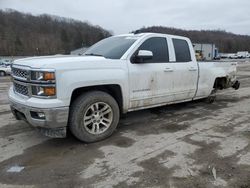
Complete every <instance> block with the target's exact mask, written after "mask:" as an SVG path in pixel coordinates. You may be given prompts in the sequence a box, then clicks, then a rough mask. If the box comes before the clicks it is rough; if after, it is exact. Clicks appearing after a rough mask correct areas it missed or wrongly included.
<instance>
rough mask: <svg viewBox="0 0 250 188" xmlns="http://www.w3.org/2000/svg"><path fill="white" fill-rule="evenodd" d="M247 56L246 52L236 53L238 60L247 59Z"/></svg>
mask: <svg viewBox="0 0 250 188" xmlns="http://www.w3.org/2000/svg"><path fill="white" fill-rule="evenodd" d="M247 56H248V51H242V52H237V57H238V58H239V59H243V58H247Z"/></svg>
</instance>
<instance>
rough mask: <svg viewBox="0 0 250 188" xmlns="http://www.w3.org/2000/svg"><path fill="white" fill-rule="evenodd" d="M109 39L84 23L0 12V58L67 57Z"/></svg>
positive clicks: (15, 12) (102, 31)
mask: <svg viewBox="0 0 250 188" xmlns="http://www.w3.org/2000/svg"><path fill="white" fill-rule="evenodd" d="M109 36H111V33H110V32H109V31H107V30H105V29H103V28H101V27H99V26H93V25H91V24H89V23H86V22H81V21H76V20H73V19H67V18H62V17H57V16H51V15H40V16H34V15H31V14H24V13H21V12H18V11H15V10H5V11H3V10H0V55H1V56H33V55H50V54H68V53H70V51H71V50H74V49H77V48H80V47H83V46H90V45H92V44H94V43H96V42H97V41H99V40H101V39H103V38H106V37H109Z"/></svg>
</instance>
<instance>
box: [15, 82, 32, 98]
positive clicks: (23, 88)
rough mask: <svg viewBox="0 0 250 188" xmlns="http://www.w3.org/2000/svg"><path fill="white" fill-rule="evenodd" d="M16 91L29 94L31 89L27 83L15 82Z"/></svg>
mask: <svg viewBox="0 0 250 188" xmlns="http://www.w3.org/2000/svg"><path fill="white" fill-rule="evenodd" d="M14 91H15V92H16V93H19V94H22V95H25V96H29V89H28V87H27V86H25V85H21V84H18V83H15V82H14Z"/></svg>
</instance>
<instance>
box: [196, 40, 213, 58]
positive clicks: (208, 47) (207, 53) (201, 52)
mask: <svg viewBox="0 0 250 188" xmlns="http://www.w3.org/2000/svg"><path fill="white" fill-rule="evenodd" d="M193 46H194V50H195V53H196V56H197V57H198V60H213V59H214V58H216V57H218V48H217V47H216V46H215V44H199V43H194V44H193Z"/></svg>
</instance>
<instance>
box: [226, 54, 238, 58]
mask: <svg viewBox="0 0 250 188" xmlns="http://www.w3.org/2000/svg"><path fill="white" fill-rule="evenodd" d="M228 58H229V59H238V56H237V54H228Z"/></svg>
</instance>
